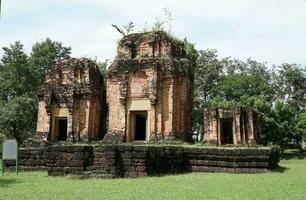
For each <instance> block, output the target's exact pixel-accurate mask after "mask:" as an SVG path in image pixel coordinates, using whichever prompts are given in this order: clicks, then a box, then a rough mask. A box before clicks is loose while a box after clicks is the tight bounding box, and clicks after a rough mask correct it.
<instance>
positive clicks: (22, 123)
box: [0, 95, 37, 144]
mask: <svg viewBox="0 0 306 200" xmlns="http://www.w3.org/2000/svg"><path fill="white" fill-rule="evenodd" d="M36 113H37V101H36V100H35V99H33V98H31V97H28V96H26V95H25V96H19V97H15V98H13V99H11V100H10V101H8V102H6V103H5V104H4V105H2V106H1V107H0V132H1V133H2V134H3V135H5V136H6V137H9V138H16V140H17V141H18V143H19V144H21V143H22V142H24V141H25V140H26V139H27V138H28V137H30V136H32V135H33V133H34V132H35V126H36Z"/></svg>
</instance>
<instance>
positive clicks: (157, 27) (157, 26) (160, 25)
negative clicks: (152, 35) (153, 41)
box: [152, 17, 165, 32]
mask: <svg viewBox="0 0 306 200" xmlns="http://www.w3.org/2000/svg"><path fill="white" fill-rule="evenodd" d="M164 24H165V22H164V21H161V20H160V19H158V18H157V17H156V18H155V22H154V24H153V26H152V32H159V31H164V29H165V28H164Z"/></svg>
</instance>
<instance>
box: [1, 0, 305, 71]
mask: <svg viewBox="0 0 306 200" xmlns="http://www.w3.org/2000/svg"><path fill="white" fill-rule="evenodd" d="M165 7H168V8H169V10H170V12H171V14H172V22H171V30H170V31H171V34H173V35H174V36H176V37H178V38H181V39H183V38H185V37H187V39H188V40H189V41H190V42H192V43H195V44H196V48H197V49H199V50H200V49H203V50H204V49H208V48H209V49H217V50H218V53H219V56H220V57H229V56H230V57H233V58H238V59H242V60H245V59H247V58H250V57H251V58H253V59H256V60H258V61H260V62H267V63H268V64H269V65H272V64H276V65H279V64H281V63H298V64H303V65H306V0H231V1H229V0H189V1H186V0H151V1H145V0H128V1H123V0H120V1H119V0H2V14H1V19H0V47H3V46H8V45H9V44H11V43H13V42H15V41H21V43H23V44H24V45H25V50H26V52H27V53H29V52H30V51H31V47H32V45H33V44H34V43H35V42H37V41H43V40H44V39H46V38H47V37H49V38H51V39H52V40H56V41H60V42H62V43H63V44H64V45H65V46H71V47H72V55H73V56H74V57H81V56H85V57H90V58H93V59H97V60H98V61H104V60H105V59H110V60H112V59H113V58H114V56H115V54H116V45H117V42H118V40H119V39H120V38H121V35H120V33H118V32H117V31H116V30H115V29H114V28H113V27H112V26H111V24H116V25H118V26H123V25H126V24H127V23H128V22H129V21H133V22H134V24H135V31H141V30H142V29H143V27H144V26H146V25H147V26H148V27H150V26H152V25H153V23H154V21H155V20H156V18H159V20H160V21H163V20H165V19H166V18H165V14H164V8H165ZM165 29H166V30H168V29H169V26H168V24H166V25H165ZM2 54H3V51H2V49H1V50H0V56H1V55H2Z"/></svg>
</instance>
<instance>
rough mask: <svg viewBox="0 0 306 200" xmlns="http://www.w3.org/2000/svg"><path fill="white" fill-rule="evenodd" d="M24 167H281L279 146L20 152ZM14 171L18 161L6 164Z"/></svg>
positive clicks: (141, 172) (116, 170)
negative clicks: (279, 164)
mask: <svg viewBox="0 0 306 200" xmlns="http://www.w3.org/2000/svg"><path fill="white" fill-rule="evenodd" d="M19 156H20V158H19V159H20V168H21V169H23V170H36V169H40V170H47V171H48V175H50V176H63V175H77V176H82V177H101V178H115V177H143V176H154V175H160V174H169V173H170V174H173V173H185V172H237V173H258V172H267V171H269V170H271V169H274V168H276V167H277V166H278V162H279V148H277V147H271V148H268V147H252V148H247V147H244V148H241V147H240V148H235V147H233V148H230V147H184V146H145V145H127V144H126V145H97V146H89V145H71V146H67V145H66V146H59V145H53V146H48V147H44V148H43V147H40V148H31V149H20V153H19ZM6 166H7V167H13V166H14V162H6Z"/></svg>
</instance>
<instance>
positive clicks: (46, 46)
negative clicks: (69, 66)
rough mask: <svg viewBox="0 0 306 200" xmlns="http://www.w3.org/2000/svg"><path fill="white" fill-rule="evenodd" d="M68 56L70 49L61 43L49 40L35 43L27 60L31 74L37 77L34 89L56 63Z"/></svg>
mask: <svg viewBox="0 0 306 200" xmlns="http://www.w3.org/2000/svg"><path fill="white" fill-rule="evenodd" d="M70 54H71V47H65V46H63V44H62V43H61V42H56V41H52V40H51V39H49V38H47V39H46V40H44V41H42V42H36V43H35V44H34V45H33V47H32V52H31V55H30V58H29V63H30V66H31V70H32V73H34V74H35V76H36V77H37V81H36V82H35V84H34V85H35V88H38V87H39V85H40V84H41V83H42V81H43V79H44V77H45V75H46V73H47V72H48V71H49V69H50V68H51V67H52V66H53V65H54V64H55V63H56V62H57V61H59V60H60V59H65V58H69V57H70ZM32 83H33V82H32Z"/></svg>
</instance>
